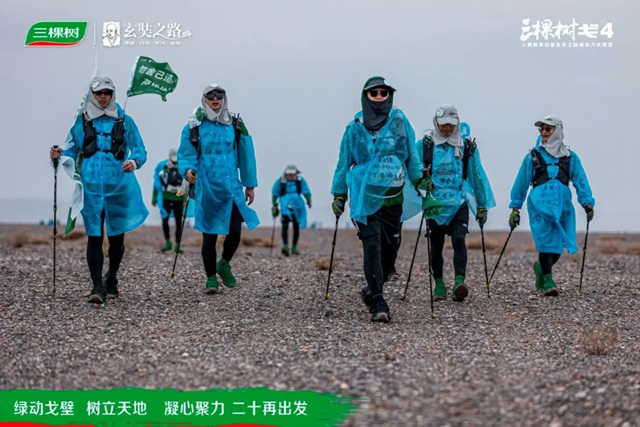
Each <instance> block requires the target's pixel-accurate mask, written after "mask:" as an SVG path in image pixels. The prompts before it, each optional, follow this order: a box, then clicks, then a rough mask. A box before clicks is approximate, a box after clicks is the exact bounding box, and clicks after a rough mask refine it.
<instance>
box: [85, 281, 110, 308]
mask: <svg viewBox="0 0 640 427" xmlns="http://www.w3.org/2000/svg"><path fill="white" fill-rule="evenodd" d="M106 300H107V294H106V292H105V290H104V286H103V284H102V282H93V289H91V294H89V298H88V299H87V302H90V303H92V304H104V302H105V301H106Z"/></svg>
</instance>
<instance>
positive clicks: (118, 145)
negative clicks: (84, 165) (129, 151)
mask: <svg viewBox="0 0 640 427" xmlns="http://www.w3.org/2000/svg"><path fill="white" fill-rule="evenodd" d="M82 129H83V131H84V141H83V143H82V157H84V158H85V159H86V158H88V157H91V156H93V155H94V154H96V153H97V152H98V151H102V152H104V153H111V154H113V156H114V157H115V158H116V159H118V160H120V161H123V160H124V156H125V151H126V146H125V141H124V116H122V118H121V119H116V122H115V123H114V124H113V128H112V129H111V133H102V132H96V128H95V127H94V126H93V121H91V120H87V119H86V118H85V117H84V115H83V116H82ZM98 133H99V134H100V135H105V136H109V137H111V148H110V149H109V150H103V149H100V148H98Z"/></svg>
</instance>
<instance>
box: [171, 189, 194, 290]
mask: <svg viewBox="0 0 640 427" xmlns="http://www.w3.org/2000/svg"><path fill="white" fill-rule="evenodd" d="M192 186H193V184H191V183H190V184H189V192H188V193H187V201H186V202H185V203H184V210H183V211H182V221H181V225H180V233H178V241H177V242H176V246H175V248H176V249H175V254H176V256H175V258H174V259H173V269H172V270H171V278H172V279H173V278H174V277H175V275H176V263H177V262H178V254H179V253H180V244H181V243H182V233H184V222H185V220H186V219H187V212H188V209H189V199H191V197H190V196H191V188H192Z"/></svg>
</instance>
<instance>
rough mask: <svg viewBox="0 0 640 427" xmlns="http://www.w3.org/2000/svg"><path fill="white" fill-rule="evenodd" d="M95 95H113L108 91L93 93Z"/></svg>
mask: <svg viewBox="0 0 640 427" xmlns="http://www.w3.org/2000/svg"><path fill="white" fill-rule="evenodd" d="M93 93H95V94H96V95H98V96H100V95H105V96H106V95H113V92H112V91H110V90H101V91H100V92H93Z"/></svg>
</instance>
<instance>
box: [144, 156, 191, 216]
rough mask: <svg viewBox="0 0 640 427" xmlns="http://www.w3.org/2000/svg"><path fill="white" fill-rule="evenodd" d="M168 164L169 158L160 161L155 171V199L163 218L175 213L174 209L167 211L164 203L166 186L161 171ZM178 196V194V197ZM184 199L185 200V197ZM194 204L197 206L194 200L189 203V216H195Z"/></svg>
mask: <svg viewBox="0 0 640 427" xmlns="http://www.w3.org/2000/svg"><path fill="white" fill-rule="evenodd" d="M166 164H167V159H164V160H162V161H160V163H158V164H157V165H156V168H155V170H154V171H153V192H154V197H156V199H155V200H156V205H157V206H158V210H159V211H160V217H161V218H162V219H165V218H169V217H170V216H171V215H172V214H173V211H171V212H167V211H166V210H165V209H164V204H163V201H164V193H165V191H166V189H165V188H164V186H163V185H162V182H161V181H160V173H161V172H162V170H163V169H164V167H165V165H166ZM176 167H177V166H176ZM156 195H157V196H156ZM177 197H178V196H176V198H177ZM182 199H183V200H184V198H182ZM170 200H173V199H170ZM194 206H195V202H194V201H192V202H190V203H189V207H188V208H187V218H191V217H193V215H194V211H195V208H194ZM177 219H181V218H177Z"/></svg>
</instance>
